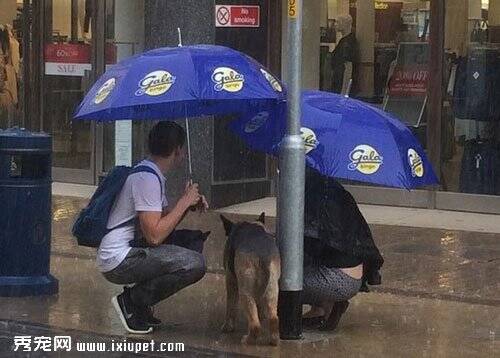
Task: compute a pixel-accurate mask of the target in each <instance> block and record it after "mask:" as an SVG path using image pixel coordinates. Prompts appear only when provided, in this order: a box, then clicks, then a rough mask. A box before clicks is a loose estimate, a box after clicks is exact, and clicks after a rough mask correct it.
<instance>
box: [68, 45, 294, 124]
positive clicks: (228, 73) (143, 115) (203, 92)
mask: <svg viewBox="0 0 500 358" xmlns="http://www.w3.org/2000/svg"><path fill="white" fill-rule="evenodd" d="M284 92H285V91H284V87H283V85H282V84H281V83H280V82H279V81H278V80H277V79H276V78H275V77H274V76H273V75H271V74H270V72H269V71H268V70H267V69H266V68H264V67H263V66H262V65H261V64H259V63H258V62H257V61H255V60H254V59H252V58H251V57H249V56H247V55H245V54H243V53H241V52H238V51H236V50H233V49H230V48H227V47H223V46H212V45H196V46H181V47H166V48H159V49H155V50H151V51H147V52H145V53H143V54H140V55H137V56H134V57H131V58H128V59H126V60H124V61H121V62H120V63H118V64H117V65H114V66H113V67H112V68H111V69H109V70H108V71H106V73H105V74H104V75H103V76H102V77H101V78H99V80H98V81H97V82H96V83H95V84H94V86H93V87H92V88H91V89H90V91H89V92H88V93H87V95H86V96H85V98H84V99H83V101H82V103H81V104H80V105H79V107H78V108H77V110H76V113H75V116H74V117H75V119H77V120H101V121H110V120H120V119H176V118H185V117H198V116H204V115H227V114H241V113H245V112H248V111H250V110H252V111H254V112H255V111H259V110H270V109H272V107H273V106H275V105H276V103H279V102H280V101H284V100H285V98H286V94H285V93H284Z"/></svg>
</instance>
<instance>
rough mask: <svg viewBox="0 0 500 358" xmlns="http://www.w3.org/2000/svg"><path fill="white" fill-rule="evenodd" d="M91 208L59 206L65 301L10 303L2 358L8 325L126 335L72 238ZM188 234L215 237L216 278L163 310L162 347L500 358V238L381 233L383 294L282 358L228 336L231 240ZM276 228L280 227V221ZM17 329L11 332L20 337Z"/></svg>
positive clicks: (216, 226) (358, 302)
mask: <svg viewBox="0 0 500 358" xmlns="http://www.w3.org/2000/svg"><path fill="white" fill-rule="evenodd" d="M83 205H84V203H83V202H81V201H79V200H74V199H68V198H60V197H57V198H55V199H54V222H53V242H52V252H53V255H52V263H51V267H52V273H53V274H54V275H55V276H56V277H57V278H58V279H59V280H60V292H59V295H58V296H54V297H27V298H16V299H14V298H0V307H1V308H2V309H1V311H0V355H1V350H2V346H3V348H4V351H7V350H6V349H5V345H6V343H5V342H6V341H5V338H4V340H3V341H2V337H6V336H5V335H3V336H2V334H4V333H5V331H6V329H5V327H6V325H7V323H5V322H4V321H1V320H2V319H4V320H5V319H11V320H15V322H11V323H9V324H11V327H14V328H15V327H18V326H16V325H19V324H20V323H19V321H21V322H34V323H37V324H43V325H48V327H47V326H43V327H45V328H44V329H47V330H49V331H47V333H46V334H48V335H53V334H56V333H57V332H62V331H65V330H66V329H76V330H77V331H74V332H71V333H70V334H71V335H75V337H77V336H79V335H90V336H91V337H98V336H99V337H100V336H101V335H102V334H105V335H120V336H121V335H123V334H124V331H123V328H122V326H121V324H120V322H119V321H118V319H117V317H116V315H115V313H114V311H113V309H112V307H111V305H110V302H109V300H110V297H111V296H112V295H113V294H116V293H117V292H119V291H120V287H118V286H116V285H112V284H109V283H107V282H106V281H105V280H104V278H103V277H102V275H100V274H99V273H98V272H97V270H96V268H95V264H94V260H93V258H94V256H95V249H90V248H82V247H78V246H77V245H76V244H75V241H74V239H72V238H71V236H70V234H69V232H70V226H71V223H72V220H73V217H74V215H75V213H77V212H78V211H79V210H80V209H81V208H82V207H83ZM184 225H185V226H191V227H198V228H201V229H202V230H211V231H212V235H211V237H210V238H209V241H208V242H207V246H206V252H205V254H206V256H207V261H208V266H209V270H210V273H209V274H207V275H206V276H205V278H204V279H203V280H202V281H200V282H199V283H197V284H196V285H194V286H192V287H190V288H188V289H186V290H184V291H181V292H180V293H179V294H177V295H175V296H173V297H171V298H170V299H168V300H166V301H165V302H162V303H161V304H160V305H158V307H156V314H157V315H158V316H159V317H160V318H161V319H163V321H164V322H166V325H165V326H164V327H162V328H161V329H160V330H158V331H156V332H155V333H154V334H153V335H152V336H151V338H152V339H155V340H157V341H163V342H184V343H186V345H187V346H189V347H190V349H194V347H196V348H198V349H202V351H198V353H200V354H208V355H211V354H213V355H215V356H219V353H215V352H238V353H240V354H246V355H251V356H258V357H267V356H269V357H271V356H273V357H275V356H283V357H285V356H286V357H288V356H290V357H300V356H308V357H327V356H328V357H331V356H335V357H344V356H345V357H365V356H366V357H370V356H388V357H414V356H415V357H417V356H418V357H421V356H424V357H425V356H428V357H448V356H453V357H471V356H478V357H484V356H491V357H493V356H499V355H500V342H499V339H498V335H499V334H500V297H499V295H498V294H499V293H500V279H499V277H500V276H499V275H500V268H499V265H498V261H499V260H500V235H495V234H479V233H472V232H454V231H443V230H433V229H421V228H405V227H389V226H381V225H376V226H372V229H373V233H374V236H375V240H376V242H377V244H378V246H379V248H380V249H381V251H382V253H383V255H384V258H385V260H386V264H385V266H384V268H383V272H382V274H383V285H382V286H379V287H373V291H374V292H373V293H369V294H360V295H358V296H356V297H355V298H354V299H353V300H352V301H351V306H350V308H349V310H348V312H347V313H346V315H345V316H344V317H343V319H342V321H341V324H340V326H339V328H338V330H337V331H336V332H334V333H333V334H319V333H317V332H316V333H315V332H306V335H305V337H306V339H305V340H304V341H303V342H302V343H300V344H297V342H294V343H291V342H282V343H281V346H280V347H279V348H269V347H264V346H259V347H242V346H241V345H240V344H239V338H240V336H241V334H243V328H244V327H243V324H242V323H243V322H240V326H239V328H240V330H239V332H237V333H236V334H234V335H229V336H225V335H223V334H221V333H220V326H221V325H222V320H223V314H224V302H225V299H224V297H225V295H224V279H223V276H222V275H221V274H220V272H221V269H222V267H221V255H222V247H223V244H224V237H223V233H222V227H221V224H220V222H219V219H218V215H217V214H216V213H209V214H207V215H205V216H198V214H191V215H190V216H189V217H188V218H187V220H186V222H185V223H184ZM268 225H269V227H270V228H271V227H273V225H274V221H272V220H269V222H268ZM429 298H430V299H429ZM2 322H3V323H2ZM2 324H3V326H2ZM21 325H23V324H21ZM24 326H25V327H26V330H27V332H28V333H27V334H32V335H34V334H35V333H29V330H30V329H35V330H34V331H33V332H37V331H36V329H38V328H37V327H39V326H35V328H33V327H32V326H31V325H30V324H24ZM14 328H12V329H11V331H12V332H14V333H16V332H18V328H15V329H14ZM51 332H52V333H51ZM106 337H108V338H109V337H110V336H106ZM89 339H90V338H89ZM146 339H150V338H149V337H147V338H146ZM2 342H3V343H2ZM203 349H205V350H203ZM206 349H209V350H210V351H207V350H206ZM193 352H194V351H193ZM189 356H191V355H189Z"/></svg>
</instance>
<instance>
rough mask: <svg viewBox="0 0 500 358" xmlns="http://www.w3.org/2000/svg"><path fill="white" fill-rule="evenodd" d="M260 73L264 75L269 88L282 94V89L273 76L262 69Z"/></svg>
mask: <svg viewBox="0 0 500 358" xmlns="http://www.w3.org/2000/svg"><path fill="white" fill-rule="evenodd" d="M260 72H262V74H263V75H264V77H265V78H266V80H267V82H269V84H270V85H271V87H272V88H273V89H274V90H275V91H276V92H283V87H281V85H280V83H279V82H278V80H277V79H276V78H274V76H273V75H271V74H270V73H269V72H267V71H266V70H264V69H263V68H261V69H260Z"/></svg>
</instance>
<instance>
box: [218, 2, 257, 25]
mask: <svg viewBox="0 0 500 358" xmlns="http://www.w3.org/2000/svg"><path fill="white" fill-rule="evenodd" d="M259 26H260V6H239V5H216V6H215V27H259Z"/></svg>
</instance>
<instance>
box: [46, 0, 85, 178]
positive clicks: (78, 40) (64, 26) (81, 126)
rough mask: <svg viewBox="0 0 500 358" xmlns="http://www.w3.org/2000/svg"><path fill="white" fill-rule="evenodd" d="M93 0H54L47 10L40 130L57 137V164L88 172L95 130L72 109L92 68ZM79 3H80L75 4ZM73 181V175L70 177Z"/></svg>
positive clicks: (55, 160)
mask: <svg viewBox="0 0 500 358" xmlns="http://www.w3.org/2000/svg"><path fill="white" fill-rule="evenodd" d="M88 3H89V2H85V1H83V0H79V1H77V2H76V4H75V3H74V2H73V1H66V0H52V1H51V5H52V6H51V8H52V11H51V12H52V13H51V14H50V13H49V14H46V21H47V22H48V24H50V25H49V26H47V30H46V31H47V32H49V31H50V32H49V33H48V34H46V39H47V40H46V42H45V46H44V61H45V63H44V79H43V87H44V88H43V118H42V126H41V127H42V129H43V130H44V131H45V132H47V133H50V134H51V135H52V139H53V165H54V166H55V167H61V168H66V169H76V170H87V171H90V169H91V165H92V159H93V158H92V156H93V148H92V143H93V142H92V129H91V124H90V123H88V122H74V121H73V120H72V116H73V111H74V110H75V108H76V106H77V105H78V103H79V102H80V101H81V100H82V98H83V96H84V94H85V90H86V86H88V84H89V74H90V72H89V71H90V70H91V64H90V58H91V53H92V49H91V43H90V42H91V36H92V35H91V28H90V15H91V9H90V8H89V6H86V5H88ZM75 5H76V6H75ZM70 180H71V179H70Z"/></svg>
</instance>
